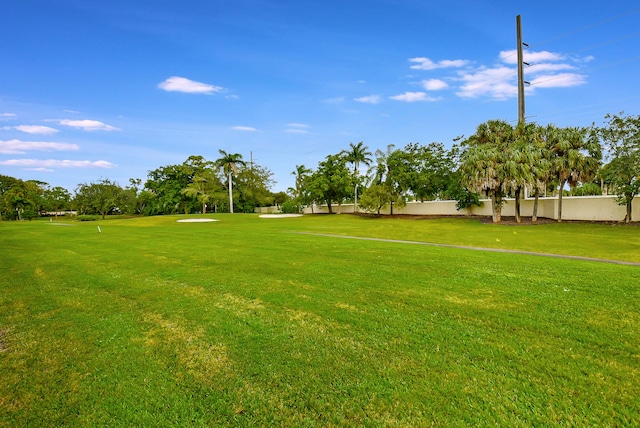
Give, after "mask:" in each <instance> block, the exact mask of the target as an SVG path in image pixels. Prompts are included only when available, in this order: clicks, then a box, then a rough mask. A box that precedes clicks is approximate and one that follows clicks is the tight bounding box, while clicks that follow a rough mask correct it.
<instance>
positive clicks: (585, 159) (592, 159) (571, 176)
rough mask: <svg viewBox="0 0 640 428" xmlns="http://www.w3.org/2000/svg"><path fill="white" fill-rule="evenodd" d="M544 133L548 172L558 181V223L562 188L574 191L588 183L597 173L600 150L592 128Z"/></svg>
mask: <svg viewBox="0 0 640 428" xmlns="http://www.w3.org/2000/svg"><path fill="white" fill-rule="evenodd" d="M549 128H550V129H549V130H548V140H547V143H548V144H549V150H550V152H551V163H552V171H553V174H554V175H555V178H556V180H557V181H558V186H559V188H558V222H561V221H562V193H563V190H564V186H565V185H567V184H568V185H569V186H570V187H571V188H574V187H575V186H577V185H578V183H580V182H585V181H589V180H591V179H592V178H593V177H594V176H595V174H596V173H597V172H598V168H599V167H600V159H601V158H602V148H601V145H600V142H599V141H598V136H597V133H596V132H595V130H594V129H588V128H579V127H569V128H556V127H554V126H553V125H550V127H549Z"/></svg>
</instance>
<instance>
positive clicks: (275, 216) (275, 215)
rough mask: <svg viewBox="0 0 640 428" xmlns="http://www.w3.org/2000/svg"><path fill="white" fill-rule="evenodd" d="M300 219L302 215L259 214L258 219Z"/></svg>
mask: <svg viewBox="0 0 640 428" xmlns="http://www.w3.org/2000/svg"><path fill="white" fill-rule="evenodd" d="M291 217H302V214H260V218H291Z"/></svg>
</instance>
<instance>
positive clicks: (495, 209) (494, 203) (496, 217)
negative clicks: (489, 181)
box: [491, 190, 502, 223]
mask: <svg viewBox="0 0 640 428" xmlns="http://www.w3.org/2000/svg"><path fill="white" fill-rule="evenodd" d="M499 202H501V201H498V193H497V192H496V191H495V190H494V191H492V192H491V214H492V221H493V222H494V223H500V222H501V221H502V206H501V204H500V203H499Z"/></svg>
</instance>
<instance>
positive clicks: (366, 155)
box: [343, 141, 371, 211]
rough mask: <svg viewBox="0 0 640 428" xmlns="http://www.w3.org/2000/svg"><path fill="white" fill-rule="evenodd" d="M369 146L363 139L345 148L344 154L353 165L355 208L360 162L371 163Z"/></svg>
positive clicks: (356, 206) (355, 208) (356, 205)
mask: <svg viewBox="0 0 640 428" xmlns="http://www.w3.org/2000/svg"><path fill="white" fill-rule="evenodd" d="M367 149H368V147H367V146H365V145H364V143H363V142H362V141H360V142H359V143H358V144H353V143H349V150H344V151H343V154H344V155H345V158H346V159H347V162H349V163H350V164H352V165H353V186H354V190H353V195H354V196H353V201H354V202H353V209H354V211H357V209H358V173H359V171H360V164H361V163H363V164H365V165H367V166H369V165H370V164H371V157H370V156H371V152H370V151H368V150H367Z"/></svg>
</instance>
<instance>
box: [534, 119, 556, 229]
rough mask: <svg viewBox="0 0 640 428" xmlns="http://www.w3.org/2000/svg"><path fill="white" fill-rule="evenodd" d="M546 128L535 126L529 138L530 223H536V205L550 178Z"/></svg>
mask: <svg viewBox="0 0 640 428" xmlns="http://www.w3.org/2000/svg"><path fill="white" fill-rule="evenodd" d="M547 129H548V128H544V127H542V126H540V125H536V130H535V132H534V135H533V137H532V138H531V149H532V151H533V152H532V163H531V179H532V180H531V186H532V188H533V192H534V193H533V195H534V201H533V213H532V214H531V222H532V223H535V222H537V221H538V204H539V201H540V192H541V191H544V190H546V188H547V185H548V183H549V180H550V178H551V173H552V171H551V166H552V164H551V150H550V147H549V144H547V139H548V132H547Z"/></svg>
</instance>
